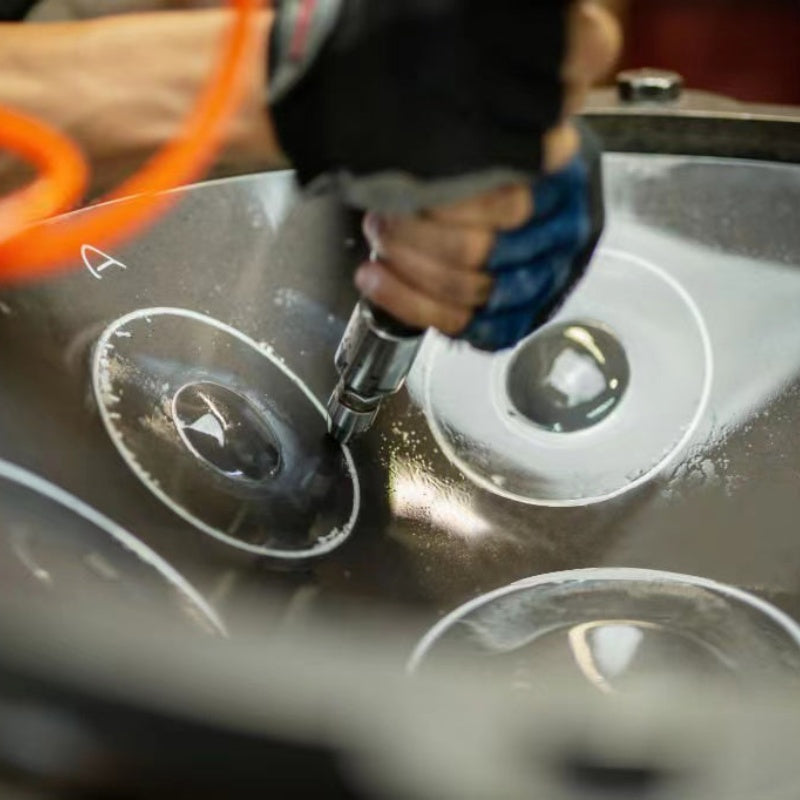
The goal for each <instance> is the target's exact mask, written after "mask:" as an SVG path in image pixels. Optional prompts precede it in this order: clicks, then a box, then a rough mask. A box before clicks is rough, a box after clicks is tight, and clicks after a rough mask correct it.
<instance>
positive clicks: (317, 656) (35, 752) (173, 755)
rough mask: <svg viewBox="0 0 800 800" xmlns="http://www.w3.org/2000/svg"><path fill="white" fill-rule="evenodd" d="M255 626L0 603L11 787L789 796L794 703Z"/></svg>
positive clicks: (563, 797)
mask: <svg viewBox="0 0 800 800" xmlns="http://www.w3.org/2000/svg"><path fill="white" fill-rule="evenodd" d="M109 611H111V613H109ZM251 622H252V624H253V627H252V628H248V630H247V631H245V630H242V631H241V632H240V635H239V636H238V637H236V638H235V639H232V640H228V641H225V642H222V643H220V642H218V641H217V642H211V641H210V640H208V639H206V638H204V637H197V636H191V637H190V636H188V635H187V634H186V633H185V632H183V631H181V630H176V629H172V628H170V627H167V626H160V625H159V624H157V623H154V621H153V619H152V618H142V617H137V616H132V615H130V614H128V613H126V610H125V609H124V608H117V607H116V606H114V607H113V608H111V609H109V608H108V607H106V608H103V609H97V608H96V607H92V606H89V607H86V606H82V605H79V606H78V607H77V608H72V609H61V608H58V607H54V606H52V605H50V604H47V603H42V604H37V603H32V604H30V603H27V602H26V604H24V605H23V604H14V603H13V602H12V601H9V602H3V603H2V604H0V635H1V636H2V641H3V642H4V647H3V649H2V652H0V788H2V781H3V779H4V778H5V777H6V776H9V775H12V776H14V778H15V782H16V783H17V784H18V785H21V786H27V785H38V786H44V787H48V788H55V791H54V792H52V793H50V794H49V795H48V800H51V799H52V798H53V797H58V798H61V797H76V796H80V797H92V798H107V797H111V796H114V797H118V796H124V797H126V798H132V799H133V800H140V799H142V800H144V798H147V800H161V798H168V797H175V796H177V795H180V796H184V794H186V796H191V797H193V798H203V800H206V799H207V798H214V800H216V798H221V797H225V798H238V797H249V796H253V795H254V794H263V793H269V794H276V795H277V796H280V797H281V798H300V797H308V796H313V797H320V796H324V797H326V798H337V799H342V800H345V799H346V800H373V799H374V800H393V799H394V798H398V799H399V798H402V799H403V800H431V798H437V800H464V798H486V797H498V798H505V799H506V800H517V798H519V799H520V800H522V798H530V797H542V798H547V800H607V798H612V797H613V798H614V800H626V798H630V800H634V799H635V800H644V799H646V800H717V798H720V797H724V798H726V800H754V798H759V800H763V799H764V798H769V800H796V797H797V788H798V778H797V769H796V742H797V741H798V737H800V718H799V717H798V715H797V714H796V712H795V709H793V708H791V704H788V703H786V702H785V698H784V700H783V702H781V700H780V697H778V696H772V695H769V696H764V697H749V696H748V697H745V695H744V694H743V693H736V694H731V693H728V692H725V691H722V689H721V687H720V686H718V685H715V684H711V685H709V686H706V687H703V690H702V694H701V695H699V694H698V693H697V691H692V690H691V689H689V688H688V687H687V686H685V685H682V684H674V685H672V684H670V685H664V683H660V684H659V686H658V687H654V686H648V687H645V686H643V687H640V689H639V690H638V691H636V692H633V693H631V694H626V693H622V694H620V695H618V696H615V697H614V698H613V699H612V698H609V697H608V696H604V695H602V694H601V693H597V694H596V695H580V697H577V696H575V695H574V694H572V693H571V692H570V691H569V690H567V689H566V688H565V686H564V685H562V683H561V682H560V680H559V679H558V676H555V675H554V676H549V678H548V690H547V691H546V692H540V693H535V694H534V693H526V692H513V693H509V692H504V691H501V690H500V689H499V687H498V686H497V685H493V684H492V682H488V683H487V681H486V680H483V681H480V680H478V677H477V676H476V675H475V674H474V673H473V672H472V671H471V670H470V668H469V665H468V664H466V665H465V664H464V662H463V661H461V660H459V658H458V654H457V652H455V651H454V652H453V653H452V654H451V658H450V659H448V658H443V659H442V660H440V661H439V662H438V664H437V666H436V668H434V669H432V670H430V671H427V670H426V672H425V674H424V675H420V676H417V677H415V678H414V679H413V680H412V679H409V678H408V677H407V676H406V675H404V674H403V672H402V670H400V669H398V667H397V664H396V659H395V656H396V653H395V652H394V649H393V648H394V647H396V646H397V645H398V644H399V643H398V641H396V640H394V634H395V633H396V632H397V631H399V630H401V629H402V627H403V625H404V619H403V618H400V617H393V616H391V615H387V617H386V618H384V620H383V624H382V626H381V631H380V633H381V635H376V634H377V633H378V632H377V631H375V630H370V629H369V628H368V627H367V626H364V627H358V628H353V629H351V630H349V631H348V632H346V633H345V632H343V631H342V630H338V631H333V630H331V629H330V628H329V627H328V626H321V625H309V626H308V627H305V628H304V629H303V630H299V629H298V630H295V631H292V632H289V631H284V632H282V633H281V634H278V635H276V636H274V637H272V638H271V639H270V640H269V641H265V640H264V639H263V636H262V635H261V633H260V631H259V623H260V622H261V620H260V618H258V617H256V618H255V619H254V620H251ZM343 634H344V638H343ZM345 641H346V643H347V646H346V647H343V646H342V645H343V642H345ZM770 688H772V689H775V690H777V689H778V688H780V687H778V686H777V685H776V686H773V687H770ZM3 796H5V795H3Z"/></svg>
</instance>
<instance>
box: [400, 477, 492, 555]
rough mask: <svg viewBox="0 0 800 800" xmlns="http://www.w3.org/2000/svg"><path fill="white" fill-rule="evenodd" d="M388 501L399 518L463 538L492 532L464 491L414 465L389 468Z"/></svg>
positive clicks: (476, 536) (477, 536)
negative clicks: (390, 469)
mask: <svg viewBox="0 0 800 800" xmlns="http://www.w3.org/2000/svg"><path fill="white" fill-rule="evenodd" d="M389 504H390V506H391V509H392V513H393V514H394V516H396V517H398V518H400V519H407V520H411V521H413V522H420V523H424V524H426V525H430V526H431V527H433V528H437V529H441V530H444V531H447V533H449V534H452V535H453V536H458V537H460V538H462V539H467V540H470V539H472V540H474V539H480V538H483V537H485V536H488V535H489V534H491V533H492V527H491V525H490V524H489V522H488V521H487V520H486V519H485V518H484V517H483V516H482V515H481V514H479V513H478V512H477V511H476V510H475V509H474V507H473V505H472V501H471V500H470V498H469V495H468V494H467V493H466V492H463V491H459V490H455V489H453V488H451V487H448V486H447V485H446V484H445V483H444V482H443V481H440V480H438V479H436V478H434V477H433V476H432V475H429V474H426V473H423V472H421V471H420V470H416V469H413V468H412V469H409V468H408V467H403V466H399V465H398V468H397V469H393V470H392V475H391V479H390V484H389Z"/></svg>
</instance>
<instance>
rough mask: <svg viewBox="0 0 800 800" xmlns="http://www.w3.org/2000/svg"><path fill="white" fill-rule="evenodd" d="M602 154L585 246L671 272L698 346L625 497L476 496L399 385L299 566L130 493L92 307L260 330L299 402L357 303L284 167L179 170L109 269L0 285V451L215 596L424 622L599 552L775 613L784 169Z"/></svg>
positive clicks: (783, 455)
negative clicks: (344, 530)
mask: <svg viewBox="0 0 800 800" xmlns="http://www.w3.org/2000/svg"><path fill="white" fill-rule="evenodd" d="M606 174H607V197H608V204H609V208H610V214H609V218H610V222H609V228H608V231H607V233H606V237H605V241H604V245H605V246H607V247H612V248H614V249H616V250H618V251H625V252H629V253H632V254H634V255H638V256H640V257H642V258H645V259H648V260H650V261H652V262H653V263H655V264H657V265H658V266H659V267H661V268H662V269H664V270H666V271H667V272H668V273H669V274H670V275H671V276H672V277H673V278H675V279H676V280H678V281H679V282H680V283H681V284H682V285H683V286H684V288H685V289H686V290H687V291H688V292H689V294H690V295H691V296H692V298H693V299H694V301H695V303H696V304H697V306H698V308H699V309H700V311H701V313H702V315H703V317H704V319H705V321H706V324H707V326H708V330H709V335H710V338H711V344H712V347H713V351H714V356H715V377H714V383H713V387H712V393H711V398H710V402H709V405H708V408H707V410H706V413H705V414H704V416H703V419H702V420H701V423H700V425H699V427H698V429H697V431H696V433H695V435H694V436H693V437H692V440H691V442H690V443H689V446H688V448H687V449H686V450H685V451H684V452H683V455H682V457H681V458H680V459H679V460H678V461H677V462H675V464H674V466H672V467H671V468H670V470H669V471H668V472H666V473H663V474H661V475H659V476H658V477H657V478H655V479H653V480H652V481H650V482H649V483H647V484H645V485H644V486H642V487H641V488H639V489H638V490H636V491H635V492H633V493H631V494H628V495H626V496H624V497H620V498H618V499H616V500H613V501H611V502H608V503H604V504H600V505H597V506H594V507H592V508H580V507H577V508H565V509H555V508H535V507H529V506H524V505H522V504H520V503H516V502H514V501H512V500H508V499H505V498H502V497H498V496H497V495H495V494H493V493H491V492H489V491H486V490H484V489H481V488H479V487H477V486H475V485H474V484H473V483H472V482H471V481H470V480H468V479H467V478H465V477H464V476H463V475H462V474H461V473H460V472H459V471H458V469H456V468H455V467H454V466H453V465H452V464H451V463H450V462H449V461H448V459H447V458H446V457H444V456H443V455H442V453H441V452H440V451H439V449H438V448H437V447H436V445H435V443H434V440H433V437H432V435H431V432H430V430H429V428H428V424H427V422H426V420H425V416H424V413H423V411H422V409H421V407H419V406H417V405H415V404H414V403H412V402H411V400H410V398H409V396H408V395H407V394H406V393H405V392H402V391H401V392H400V393H399V394H398V395H396V396H394V397H392V398H390V399H389V400H387V401H386V403H385V409H384V410H385V413H384V414H382V415H381V418H380V419H379V421H378V423H377V425H376V427H375V428H374V429H373V430H372V431H371V432H370V433H369V434H367V435H366V436H365V437H363V438H362V439H360V440H359V441H358V442H357V443H356V445H355V446H354V447H353V458H354V460H355V463H356V465H357V469H358V472H359V477H360V480H361V488H362V498H363V503H362V508H361V511H360V515H359V520H358V522H357V525H356V527H355V530H354V531H353V534H352V536H351V537H350V539H349V540H348V541H347V542H346V543H345V544H344V545H343V546H342V547H341V548H339V549H338V550H336V551H335V552H333V553H331V554H329V555H328V556H325V557H324V558H321V559H318V560H316V561H314V562H313V563H311V564H310V566H309V568H308V569H307V570H306V571H302V572H293V573H287V572H280V573H268V572H265V564H264V561H263V559H262V558H259V557H258V556H257V555H255V554H254V555H252V556H251V555H249V554H247V553H242V552H241V551H239V550H236V549H235V548H232V547H229V546H226V545H225V544H223V543H220V542H217V541H212V540H211V539H210V538H209V537H207V536H206V535H204V534H203V533H201V532H199V531H198V530H197V529H196V528H194V527H193V526H192V525H191V524H189V523H188V522H186V521H184V520H182V519H180V518H179V517H177V516H176V515H175V514H174V513H173V512H172V511H170V510H169V509H168V508H167V507H166V506H165V505H164V504H162V503H161V502H160V501H159V500H158V499H157V498H156V497H155V496H153V495H151V494H150V492H149V491H148V489H146V488H145V487H144V486H143V485H142V484H141V483H140V482H139V480H138V479H137V478H136V477H135V476H134V475H133V473H132V472H131V471H130V470H129V468H128V467H127V466H126V464H125V463H124V462H123V460H122V459H121V458H120V457H119V454H118V453H117V452H116V451H115V449H114V446H113V444H112V443H111V442H110V440H109V438H108V436H107V434H106V432H105V430H104V429H103V426H102V425H101V423H100V420H99V419H98V416H97V413H96V410H95V408H94V402H93V400H92V399H91V392H90V391H89V385H90V377H89V356H90V354H91V350H92V347H93V345H94V343H95V342H96V341H97V339H98V337H99V335H100V333H101V331H102V330H104V329H105V328H106V326H107V325H108V324H109V323H111V322H113V321H114V320H115V319H118V318H120V317H122V316H123V315H125V314H128V313H130V312H132V311H135V310H137V309H141V308H144V307H151V306H174V307H180V308H190V309H194V310H195V311H197V312H199V313H203V314H208V315H210V316H212V317H214V318H216V319H219V320H221V321H223V322H225V323H227V324H228V325H230V326H232V327H234V328H236V329H237V330H240V331H241V332H243V333H244V334H245V335H246V336H248V337H250V338H252V339H253V340H254V341H257V342H262V343H265V344H266V345H269V346H270V347H272V348H273V350H274V352H275V353H276V354H278V355H279V356H280V357H282V358H283V359H284V360H285V362H286V365H287V367H288V368H289V369H291V371H292V372H293V373H294V374H295V375H297V376H298V378H299V379H300V380H302V381H303V382H304V383H305V384H306V385H307V387H308V388H309V390H310V391H311V392H312V393H314V394H315V395H316V397H317V398H318V399H319V400H320V402H324V399H325V398H326V397H327V394H328V392H329V390H330V387H331V386H332V385H334V384H335V381H336V379H337V377H338V376H337V375H336V371H335V367H334V360H333V357H334V350H335V348H336V346H337V344H338V342H339V340H340V338H341V335H342V332H343V330H344V327H345V324H346V321H347V319H348V316H349V314H350V312H351V310H352V308H353V306H354V304H355V302H356V300H357V296H356V292H355V290H354V288H353V287H352V284H351V275H352V270H353V268H354V266H355V264H356V263H357V262H358V260H359V259H360V258H361V256H362V254H361V253H360V247H361V245H360V243H359V239H358V234H357V220H353V219H351V218H350V216H349V214H347V213H346V212H344V211H343V210H342V209H340V208H338V207H337V206H336V204H335V203H334V202H333V201H331V200H326V199H319V198H317V199H313V200H306V201H303V202H298V199H297V196H296V194H295V189H294V186H293V183H292V179H291V175H289V174H288V173H278V174H269V175H262V176H254V177H249V178H239V179H234V180H228V181H221V182H217V183H209V184H205V185H201V186H197V187H193V188H190V189H188V190H187V191H186V192H184V193H183V195H182V198H181V201H180V203H179V204H178V206H177V208H176V209H175V210H174V211H173V212H172V213H171V214H170V215H169V216H168V217H166V218H165V219H164V220H162V221H161V222H160V223H159V224H158V225H157V226H156V227H155V228H154V229H152V230H151V231H150V232H148V233H147V235H145V236H143V237H141V238H140V239H139V240H137V241H135V242H132V243H130V244H128V245H125V246H124V247H120V248H114V249H113V252H111V253H110V255H112V256H114V258H116V259H117V261H118V262H119V263H120V264H121V265H123V266H120V267H112V268H109V269H107V270H105V271H104V272H103V273H101V278H100V279H98V278H97V277H95V276H94V275H93V274H92V273H91V272H90V271H89V270H88V269H83V268H80V269H79V271H77V272H73V273H70V274H66V275H64V276H63V277H61V278H59V279H58V280H55V281H53V282H50V283H47V284H42V285H39V286H33V287H27V288H20V289H16V290H6V291H5V292H3V294H2V296H0V303H1V304H0V336H2V341H3V342H4V347H3V348H0V372H1V373H2V375H3V381H2V384H1V385H0V400H1V401H2V402H0V455H2V456H3V457H5V458H7V459H8V460H10V461H13V462H15V463H19V464H21V465H23V466H26V467H29V468H31V469H33V470H35V471H36V472H38V473H40V474H42V475H44V476H45V477H47V478H49V479H50V480H53V481H54V482H56V483H58V484H60V485H63V486H65V487H66V488H67V489H68V490H70V491H72V492H73V493H75V494H76V495H77V496H78V497H80V498H81V499H84V500H86V501H87V502H89V503H91V504H93V505H94V506H96V507H97V508H98V509H100V510H101V511H103V512H104V513H106V514H107V515H108V516H110V517H112V518H113V519H115V520H116V521H117V522H120V523H121V524H123V525H124V526H125V527H126V528H128V529H129V530H131V531H132V532H134V533H135V534H136V535H137V536H139V537H140V538H142V539H143V540H144V541H145V542H147V543H148V544H149V545H151V546H152V547H153V548H154V549H156V550H157V551H158V552H159V553H161V554H162V555H164V556H165V557H166V558H167V559H168V560H169V561H170V562H171V563H173V564H174V565H175V566H176V567H177V568H179V569H180V570H181V571H183V572H185V573H187V574H188V575H189V577H190V578H192V579H193V581H194V582H195V583H197V584H198V585H199V587H200V588H201V590H202V591H203V592H204V593H205V594H206V596H208V597H211V598H213V601H214V603H215V604H216V606H217V607H218V609H219V610H221V611H222V612H223V613H224V612H225V611H226V609H228V608H230V607H231V604H232V603H234V601H236V600H237V599H240V598H243V597H250V596H251V593H252V592H253V591H257V590H258V589H259V587H261V586H263V585H269V586H272V587H273V588H275V589H276V590H280V591H282V592H285V596H286V597H287V602H288V598H290V597H292V596H293V595H294V593H295V592H298V591H300V592H303V593H304V594H303V597H306V598H309V599H308V600H307V601H304V603H305V605H304V609H305V610H304V612H303V613H310V614H312V615H313V614H314V613H315V609H320V610H322V609H324V608H325V607H326V598H328V597H330V596H332V595H337V596H339V595H344V596H349V597H353V598H358V599H359V600H364V599H369V600H370V601H371V602H381V601H386V602H392V603H399V604H400V605H401V606H403V607H407V608H414V609H416V610H418V611H422V612H423V613H422V618H421V622H420V625H421V626H422V627H424V625H426V624H429V623H430V622H432V621H433V620H434V619H435V618H436V617H437V616H438V615H439V614H440V613H442V612H443V611H445V610H447V609H450V608H452V607H455V606H456V605H458V604H459V603H460V602H462V601H464V600H467V599H469V598H471V597H474V596H476V595H478V594H480V593H482V592H484V591H487V590H490V589H492V588H494V587H498V586H502V585H505V584H507V583H510V582H511V581H513V580H516V579H518V578H523V577H527V576H529V575H532V574H541V573H544V572H550V571H557V570H563V569H570V568H577V567H585V566H603V565H613V566H636V567H646V568H652V569H664V570H671V571H676V572H682V573H688V574H695V575H702V576H704V577H708V578H712V579H716V580H720V581H723V582H728V583H731V584H734V585H738V586H741V587H743V588H747V589H749V590H751V591H754V592H755V593H756V594H759V595H761V596H763V597H765V598H767V599H770V600H772V601H773V602H775V603H776V604H777V605H778V606H780V607H782V608H784V609H785V610H787V611H789V612H790V613H793V614H794V615H795V616H797V615H798V614H800V577H798V573H797V570H796V568H795V566H794V565H795V564H796V563H798V561H800V539H799V538H798V537H797V535H796V531H795V523H794V520H795V519H796V518H797V515H798V513H799V512H800V495H798V493H797V490H796V486H797V477H796V476H797V474H798V473H800V447H799V446H798V445H799V444H800V442H798V430H800V427H798V424H797V422H798V419H797V413H798V412H797V410H796V409H797V403H796V398H797V397H798V394H799V393H800V273H798V269H797V268H798V265H800V226H798V225H797V216H796V215H797V208H798V207H800V168H797V167H792V166H788V165H774V164H766V163H754V162H743V161H730V160H715V159H711V158H691V157H669V156H651V155H640V156H637V155H610V156H608V157H607V159H606ZM85 213H92V212H91V211H88V212H85ZM87 244H92V243H87ZM79 258H80V254H79V253H76V259H79ZM123 267H124V268H123ZM635 301H636V300H635V298H631V302H632V303H634V302H635ZM321 613H322V612H321ZM421 632H422V631H421V630H419V631H417V633H421ZM409 642H410V643H411V639H410V640H409Z"/></svg>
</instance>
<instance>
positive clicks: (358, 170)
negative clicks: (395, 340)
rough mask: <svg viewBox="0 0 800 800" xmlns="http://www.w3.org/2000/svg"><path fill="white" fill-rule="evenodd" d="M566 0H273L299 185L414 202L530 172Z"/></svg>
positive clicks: (379, 207) (384, 208)
mask: <svg viewBox="0 0 800 800" xmlns="http://www.w3.org/2000/svg"><path fill="white" fill-rule="evenodd" d="M569 6H570V3H568V2H567V0H536V2H532V1H531V0H491V2H486V0H380V1H379V2H378V0H282V2H280V3H279V4H278V6H277V16H276V19H275V22H274V26H273V33H272V37H271V43H270V61H271V66H270V105H271V111H272V119H273V122H274V125H275V128H276V130H277V134H278V139H279V141H280V142H281V144H282V146H283V149H284V150H285V152H286V154H287V155H288V156H289V158H290V159H291V161H292V164H293V165H294V167H295V169H296V170H297V174H298V177H299V179H300V181H301V183H303V184H308V183H312V182H316V183H317V184H322V183H325V184H328V185H330V184H333V185H334V186H335V187H336V188H337V189H338V190H339V191H340V193H341V194H342V195H343V196H344V198H345V199H346V200H347V201H348V202H350V203H351V204H353V205H355V206H357V207H361V208H365V209H370V210H374V211H381V212H395V213H397V212H413V211H416V210H419V209H422V208H431V207H434V206H437V205H441V204H444V203H448V202H452V201H455V200H460V199H463V198H464V197H468V196H471V195H475V194H478V193H480V192H483V191H487V190H490V189H492V188H495V187H499V186H503V185H507V184H510V183H514V182H515V181H520V180H526V181H527V180H529V179H530V177H532V176H533V175H536V174H537V173H538V172H539V171H540V169H541V167H542V155H543V153H542V149H543V147H542V142H543V136H544V134H545V132H546V131H548V130H549V129H551V128H552V127H553V126H554V125H556V123H557V122H558V121H559V120H560V119H561V115H562V112H563V110H564V82H563V80H562V65H563V63H564V61H565V55H566V50H567V21H566V20H567V14H568V7H569Z"/></svg>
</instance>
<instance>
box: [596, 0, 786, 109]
mask: <svg viewBox="0 0 800 800" xmlns="http://www.w3.org/2000/svg"><path fill="white" fill-rule="evenodd" d="M606 3H607V5H609V6H610V7H612V8H613V9H614V10H615V11H616V12H617V13H618V14H619V16H620V18H621V19H622V20H623V21H624V24H625V29H626V35H625V52H624V56H623V60H622V65H621V66H622V68H628V67H643V66H648V67H660V68H666V69H672V70H675V71H676V72H679V73H681V74H682V75H683V77H684V78H685V79H686V85H687V86H689V87H691V88H693V89H704V90H707V91H711V92H719V93H720V94H725V95H729V96H730V97H733V98H735V99H737V100H743V101H747V102H753V103H781V104H790V105H797V104H800V80H798V75H800V47H798V42H799V41H800V3H798V2H797V0H606Z"/></svg>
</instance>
